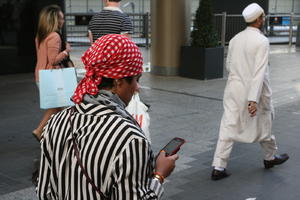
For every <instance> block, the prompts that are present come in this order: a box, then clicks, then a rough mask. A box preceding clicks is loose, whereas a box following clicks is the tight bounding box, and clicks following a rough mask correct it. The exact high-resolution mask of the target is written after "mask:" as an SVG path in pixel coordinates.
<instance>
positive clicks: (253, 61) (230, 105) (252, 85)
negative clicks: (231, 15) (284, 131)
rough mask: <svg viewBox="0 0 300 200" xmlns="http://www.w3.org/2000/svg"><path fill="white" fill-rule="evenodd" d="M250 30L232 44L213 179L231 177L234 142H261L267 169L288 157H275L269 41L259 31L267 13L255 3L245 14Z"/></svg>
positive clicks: (229, 49)
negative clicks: (228, 166) (229, 166)
mask: <svg viewBox="0 0 300 200" xmlns="http://www.w3.org/2000/svg"><path fill="white" fill-rule="evenodd" d="M243 17H244V19H245V21H246V23H247V28H246V29H245V30H243V31H241V32H240V33H238V34H237V35H236V36H235V37H233V39H232V40H231V41H230V42H229V48H228V57H227V64H226V68H227V70H228V72H229V76H228V81H227V84H226V88H225V91H224V100H223V104H224V114H223V117H222V121H221V125H220V133H219V139H218V143H217V147H216V151H215V155H214V160H213V163H212V166H213V167H214V169H213V171H212V175H211V178H212V179H213V180H220V179H222V178H225V177H227V176H229V173H227V172H226V167H227V162H228V159H229V156H230V153H231V150H232V148H233V144H234V142H243V143H254V142H259V143H260V144H261V147H262V149H263V152H264V166H265V168H272V167H273V166H274V165H278V164H282V163H283V162H285V161H286V160H287V159H288V158H289V157H288V155H287V154H282V155H276V150H277V146H276V141H275V137H274V135H272V133H271V127H272V118H273V116H274V109H273V106H272V99H271V96H272V90H271V88H270V83H269V67H268V56H269V41H268V39H267V38H266V37H265V36H264V35H263V34H262V32H261V31H260V29H261V28H262V27H263V23H264V10H263V9H262V8H261V7H260V6H259V5H258V4H256V3H252V4H250V5H248V6H247V7H246V8H245V9H244V11H243Z"/></svg>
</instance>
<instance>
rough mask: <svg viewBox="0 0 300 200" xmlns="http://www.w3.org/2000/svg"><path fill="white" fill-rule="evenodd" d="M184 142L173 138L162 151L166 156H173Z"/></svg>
mask: <svg viewBox="0 0 300 200" xmlns="http://www.w3.org/2000/svg"><path fill="white" fill-rule="evenodd" d="M184 142H185V141H184V140H183V139H181V138H173V139H172V140H171V141H170V142H169V143H168V144H167V145H166V146H165V147H164V148H163V150H164V151H165V152H166V154H167V155H173V154H175V153H176V152H177V151H178V150H179V148H180V146H181V145H182V144H183V143H184Z"/></svg>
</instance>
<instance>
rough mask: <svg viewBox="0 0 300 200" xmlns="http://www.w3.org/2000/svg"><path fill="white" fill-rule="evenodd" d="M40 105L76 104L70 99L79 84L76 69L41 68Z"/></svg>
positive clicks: (63, 105)
mask: <svg viewBox="0 0 300 200" xmlns="http://www.w3.org/2000/svg"><path fill="white" fill-rule="evenodd" d="M39 77H40V83H39V85H40V107H41V108H42V109H48V108H58V107H66V106H71V105H74V103H73V102H72V101H71V100H70V99H71V97H72V95H73V93H74V91H75V89H76V86H77V79H76V73H75V69H74V68H73V67H71V68H63V69H49V70H40V71H39Z"/></svg>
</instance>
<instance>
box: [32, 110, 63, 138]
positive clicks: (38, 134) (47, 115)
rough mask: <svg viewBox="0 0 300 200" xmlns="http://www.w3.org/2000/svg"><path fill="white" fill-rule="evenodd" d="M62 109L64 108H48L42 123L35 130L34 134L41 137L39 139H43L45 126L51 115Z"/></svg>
mask: <svg viewBox="0 0 300 200" xmlns="http://www.w3.org/2000/svg"><path fill="white" fill-rule="evenodd" d="M61 110H62V108H50V109H47V110H46V112H45V114H44V116H43V118H42V120H41V122H40V124H39V125H38V127H37V128H36V129H35V130H33V134H34V135H35V137H37V139H39V140H40V139H41V135H42V132H43V128H44V127H45V126H46V124H47V122H48V120H49V119H50V117H51V116H52V115H53V114H56V113H58V112H60V111H61Z"/></svg>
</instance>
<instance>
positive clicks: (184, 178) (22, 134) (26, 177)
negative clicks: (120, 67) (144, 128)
mask: <svg viewBox="0 0 300 200" xmlns="http://www.w3.org/2000/svg"><path fill="white" fill-rule="evenodd" d="M148 53H149V52H148V51H143V54H146V57H147V58H146V60H147V61H149V56H148ZM271 53H272V54H271V56H270V65H271V85H272V87H273V96H274V104H275V109H276V111H277V113H276V119H275V121H274V127H273V133H274V134H275V136H276V137H277V141H278V145H279V150H280V152H287V153H289V154H290V155H291V159H290V160H289V161H288V162H287V163H286V164H284V165H282V166H278V167H275V168H274V169H271V170H264V169H263V168H262V167H263V165H262V153H261V150H260V147H259V145H258V144H244V145H240V144H236V145H235V147H234V150H233V153H232V156H231V160H230V163H229V166H228V169H229V170H230V171H231V172H232V176H231V177H229V178H228V179H225V180H222V181H218V182H214V181H211V180H210V172H211V167H210V164H211V161H212V156H213V153H214V148H215V144H216V141H217V136H218V129H219V123H220V119H221V115H222V112H223V108H222V96H223V90H224V87H225V83H226V78H223V79H216V80H209V81H200V80H193V79H187V78H181V77H177V76H173V77H163V76H155V75H152V74H150V73H144V75H143V77H142V79H141V84H142V86H143V90H142V93H141V97H142V99H143V100H144V101H145V102H146V103H148V104H150V105H151V109H150V111H149V113H150V117H151V124H150V130H151V137H152V143H153V149H154V151H155V152H157V151H158V150H159V149H160V148H161V147H162V146H163V145H165V144H166V143H167V142H168V141H169V140H170V139H171V138H172V137H174V136H179V137H183V138H185V139H186V140H187V141H188V142H187V143H186V144H185V145H184V146H183V147H182V149H181V151H180V153H179V154H180V159H179V160H178V162H177V168H176V169H175V171H174V173H173V174H172V175H171V177H169V178H168V180H167V183H166V184H165V195H164V199H168V200H198V199H201V200H202V199H203V200H245V199H247V198H256V200H282V199H285V200H298V199H300V193H299V191H298V188H300V181H299V180H300V174H299V170H298V169H299V164H300V158H299V156H298V155H297V154H298V152H300V146H299V142H300V135H299V130H300V123H299V119H300V65H299V63H300V53H299V52H297V51H296V49H295V48H292V49H288V48H283V46H272V48H271ZM80 54H81V50H78V51H77V54H75V53H74V55H72V56H73V57H72V58H73V60H75V61H76V59H77V61H78V62H79V60H80V58H79V55H80ZM74 58H76V59H74ZM77 61H76V62H77ZM147 61H146V62H147ZM0 79H1V82H0V91H1V93H0V99H1V104H0V130H1V134H0V144H1V145H0V159H1V162H0V200H11V199H15V200H27V199H28V200H29V199H36V198H35V195H34V189H33V187H32V185H31V182H30V177H31V173H32V171H33V169H34V162H33V160H34V159H37V158H38V157H39V145H38V144H37V142H36V141H35V140H34V139H33V138H32V136H31V131H32V130H33V129H34V127H35V126H36V124H37V123H38V122H39V120H40V118H41V116H42V112H41V110H40V109H39V102H38V92H37V89H36V86H35V85H34V81H33V74H18V75H6V76H0Z"/></svg>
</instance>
